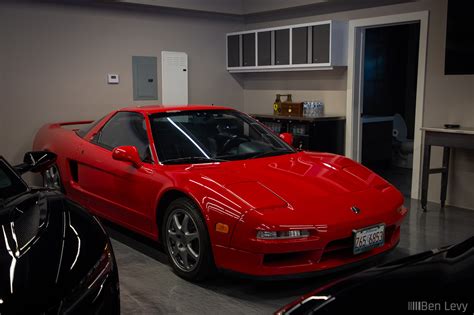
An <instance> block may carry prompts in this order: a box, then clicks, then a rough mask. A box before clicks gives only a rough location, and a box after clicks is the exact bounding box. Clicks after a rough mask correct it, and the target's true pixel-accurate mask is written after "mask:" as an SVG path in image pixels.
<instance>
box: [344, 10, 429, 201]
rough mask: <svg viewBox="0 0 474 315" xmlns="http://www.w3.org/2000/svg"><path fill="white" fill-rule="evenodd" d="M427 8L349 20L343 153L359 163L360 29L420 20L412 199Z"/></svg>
mask: <svg viewBox="0 0 474 315" xmlns="http://www.w3.org/2000/svg"><path fill="white" fill-rule="evenodd" d="M428 21H429V11H418V12H410V13H403V14H395V15H387V16H380V17H373V18H365V19H357V20H351V21H349V27H348V28H349V29H348V32H349V33H348V37H349V38H348V60H347V102H346V117H347V119H346V144H345V153H346V156H347V157H349V158H352V159H354V160H356V161H358V162H360V161H361V155H362V124H361V117H360V113H361V103H362V102H361V101H360V98H361V93H360V82H361V79H362V75H361V74H362V73H363V72H362V71H361V69H360V65H361V62H360V58H361V57H362V56H363V54H362V50H363V49H364V47H363V45H361V43H363V40H364V39H363V38H362V36H361V34H362V33H363V30H364V29H366V28H369V27H378V26H389V25H397V24H406V23H410V22H419V23H420V41H419V48H418V75H417V84H416V105H415V130H414V144H413V171H412V183H411V198H413V199H419V194H420V177H421V176H420V170H421V157H422V156H421V155H422V145H421V144H422V131H421V127H422V125H423V107H424V96H425V75H426V51H427V41H428Z"/></svg>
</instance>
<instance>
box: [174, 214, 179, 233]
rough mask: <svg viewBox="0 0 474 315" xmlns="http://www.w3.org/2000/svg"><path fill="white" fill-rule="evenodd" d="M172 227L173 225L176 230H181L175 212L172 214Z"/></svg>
mask: <svg viewBox="0 0 474 315" xmlns="http://www.w3.org/2000/svg"><path fill="white" fill-rule="evenodd" d="M173 227H174V228H175V229H176V230H181V224H180V223H179V218H178V214H175V215H174V216H173Z"/></svg>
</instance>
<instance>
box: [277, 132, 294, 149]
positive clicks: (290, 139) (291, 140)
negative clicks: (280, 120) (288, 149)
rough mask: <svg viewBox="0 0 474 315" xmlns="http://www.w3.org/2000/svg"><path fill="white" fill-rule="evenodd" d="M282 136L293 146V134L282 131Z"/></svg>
mask: <svg viewBox="0 0 474 315" xmlns="http://www.w3.org/2000/svg"><path fill="white" fill-rule="evenodd" d="M280 138H281V139H282V140H283V141H285V142H286V143H287V144H289V145H291V146H293V135H292V134H291V133H289V132H284V133H280Z"/></svg>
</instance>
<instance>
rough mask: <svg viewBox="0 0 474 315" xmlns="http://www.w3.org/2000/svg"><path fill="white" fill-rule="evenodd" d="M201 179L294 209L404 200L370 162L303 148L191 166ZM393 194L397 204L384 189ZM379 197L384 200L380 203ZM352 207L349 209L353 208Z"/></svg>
mask: <svg viewBox="0 0 474 315" xmlns="http://www.w3.org/2000/svg"><path fill="white" fill-rule="evenodd" d="M189 169H190V171H193V172H195V173H196V174H199V176H200V177H201V178H206V179H208V180H212V181H213V182H216V183H219V185H220V186H222V187H224V188H225V189H227V190H228V191H230V192H232V193H233V194H234V195H237V196H239V198H241V200H243V201H244V202H245V203H247V204H248V205H249V206H250V207H251V208H255V209H265V208H288V209H296V210H299V211H303V212H308V211H310V212H315V211H316V212H318V213H319V214H321V213H323V212H326V213H327V212H331V211H335V210H333V209H335V208H344V209H345V208H348V207H349V208H350V207H351V206H357V207H363V208H364V211H366V212H367V213H370V212H371V211H377V210H380V209H379V208H377V205H378V206H379V207H380V205H384V204H387V205H389V206H390V207H393V202H395V203H398V204H401V203H402V202H403V199H402V196H401V194H400V193H399V192H398V191H396V189H395V188H393V186H391V185H390V184H389V183H388V182H387V181H385V180H384V179H382V178H381V177H380V176H378V175H376V174H375V173H373V172H372V171H370V170H369V169H367V168H365V167H364V166H362V165H360V164H358V163H356V162H354V161H352V160H350V159H348V158H345V157H342V156H338V155H334V154H326V153H308V152H298V153H294V154H286V155H281V156H275V157H268V158H258V159H249V160H243V161H235V162H226V163H220V164H206V165H203V164H198V165H196V166H193V167H191V168H189ZM387 190H391V191H394V192H395V194H391V197H389V198H392V199H394V200H393V202H390V200H387V199H386V198H387V196H384V192H386V191H387ZM374 201H379V202H374ZM349 208H348V209H349Z"/></svg>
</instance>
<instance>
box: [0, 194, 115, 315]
mask: <svg viewBox="0 0 474 315" xmlns="http://www.w3.org/2000/svg"><path fill="white" fill-rule="evenodd" d="M0 213H1V214H0V224H1V226H0V299H1V301H0V302H1V303H0V314H4V313H9V312H15V313H22V312H26V311H27V310H31V309H34V310H36V311H38V312H47V311H48V310H51V308H54V307H57V306H58V305H59V303H60V301H61V298H62V297H64V296H65V295H67V294H68V293H69V292H73V291H74V290H75V289H76V288H74V287H71V285H70V284H71V283H79V282H80V280H81V279H82V278H84V277H85V276H86V274H87V272H88V271H89V270H90V269H91V268H92V267H93V266H94V264H95V263H96V262H97V260H98V259H99V258H100V257H101V255H102V252H103V250H104V247H105V246H106V244H107V239H106V236H105V233H104V232H103V231H102V228H101V227H100V225H99V224H98V223H97V222H94V221H95V219H94V218H93V217H92V216H90V215H88V214H87V213H86V212H85V210H83V209H82V208H80V207H79V206H77V205H75V204H73V203H72V202H71V201H69V200H67V199H65V198H64V196H63V195H61V194H59V193H55V192H52V191H43V190H32V191H30V192H28V193H27V194H25V195H23V196H20V197H18V198H17V199H16V200H14V201H11V202H10V203H9V204H8V205H5V206H4V208H3V209H1V210H0ZM85 248H87V253H84V249H85Z"/></svg>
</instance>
